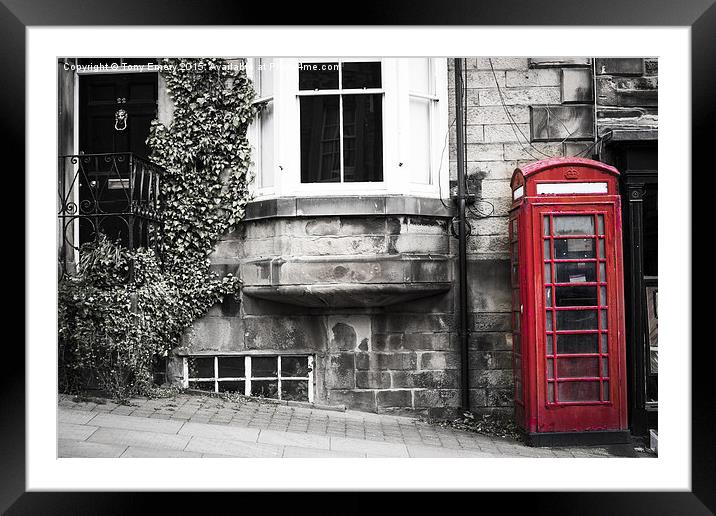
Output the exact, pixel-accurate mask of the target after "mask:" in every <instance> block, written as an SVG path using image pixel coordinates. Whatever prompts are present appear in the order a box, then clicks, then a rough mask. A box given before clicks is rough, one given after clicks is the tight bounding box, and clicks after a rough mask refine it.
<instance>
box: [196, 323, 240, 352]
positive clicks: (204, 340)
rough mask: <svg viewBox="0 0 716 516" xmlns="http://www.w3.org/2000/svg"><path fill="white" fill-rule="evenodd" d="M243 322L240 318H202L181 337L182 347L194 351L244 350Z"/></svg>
mask: <svg viewBox="0 0 716 516" xmlns="http://www.w3.org/2000/svg"><path fill="white" fill-rule="evenodd" d="M244 337H245V335H244V321H243V319H241V318H240V317H209V316H206V317H203V318H201V319H199V320H198V321H195V322H194V323H193V324H192V326H191V327H190V328H189V329H188V330H187V331H186V333H185V334H184V337H183V345H184V346H186V347H188V348H190V349H191V350H192V351H193V352H196V351H207V350H213V351H241V350H243V349H245V341H244Z"/></svg>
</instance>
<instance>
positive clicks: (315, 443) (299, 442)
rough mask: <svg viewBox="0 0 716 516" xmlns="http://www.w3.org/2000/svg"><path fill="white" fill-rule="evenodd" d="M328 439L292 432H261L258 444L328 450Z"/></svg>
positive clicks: (321, 436) (322, 436)
mask: <svg viewBox="0 0 716 516" xmlns="http://www.w3.org/2000/svg"><path fill="white" fill-rule="evenodd" d="M330 439H331V438H330V437H327V436H324V435H314V434H299V433H293V432H278V431H276V430H261V433H259V438H258V442H260V443H265V444H276V445H280V446H300V447H301V448H318V449H322V450H329V449H330V444H331V441H330Z"/></svg>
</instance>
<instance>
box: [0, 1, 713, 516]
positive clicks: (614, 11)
mask: <svg viewBox="0 0 716 516" xmlns="http://www.w3.org/2000/svg"><path fill="white" fill-rule="evenodd" d="M714 1H715V0H688V1H684V0H682V1H679V2H670V1H668V0H656V1H648V0H604V1H602V2H592V3H582V2H577V1H574V0H553V1H551V2H541V3H538V2H534V1H533V2H529V1H521V0H489V1H483V2H469V1H467V0H465V1H452V2H426V1H420V0H411V1H407V0H401V1H398V2H392V3H391V4H389V5H388V4H385V3H380V2H373V3H369V4H361V6H360V9H356V10H355V13H354V14H352V15H351V17H350V18H344V19H343V21H342V22H336V21H334V20H327V19H325V20H320V18H317V15H316V13H328V12H336V13H337V12H339V11H338V10H336V9H335V8H329V7H327V8H326V9H322V8H321V6H320V4H321V3H322V2H318V3H315V2H314V3H312V4H311V8H310V9H305V6H304V5H303V4H300V3H294V4H282V7H281V9H267V8H266V6H265V5H264V4H262V3H259V2H254V3H248V2H234V1H231V0H216V1H210V0H204V1H192V0H182V1H172V0H154V1H151V2H149V1H146V0H145V1H142V0H121V1H116V0H114V1H108V0H107V1H101V2H100V1H97V2H92V3H90V2H86V1H81V0H72V1H70V0H65V1H57V0H54V1H53V0H32V1H30V0H0V71H1V72H2V73H0V92H2V95H0V105H1V106H2V107H1V108H0V113H1V114H2V116H0V127H2V132H3V136H4V138H3V140H2V141H3V143H4V146H5V148H6V152H5V153H3V154H4V155H5V156H6V157H13V158H16V159H18V163H17V164H16V165H15V166H14V168H13V170H15V171H19V170H24V165H25V163H24V156H25V154H24V152H25V105H26V102H27V100H28V99H26V96H25V73H24V70H25V28H26V27H27V26H35V25H84V26H93V25H234V24H235V25H245V24H258V25H264V24H265V25H282V24H295V23H296V22H302V23H305V24H310V25H316V24H320V23H326V24H330V25H340V24H350V25H369V24H373V25H376V24H378V25H553V26H559V25H561V26H567V25H595V26H631V25H633V26H642V25H646V26H650V25H653V26H688V27H691V45H692V46H691V49H692V53H691V70H692V91H691V101H692V169H693V170H699V171H700V172H702V173H703V174H704V177H705V179H704V180H700V181H698V182H697V181H693V182H692V185H694V186H697V187H698V186H699V185H701V186H702V187H703V186H704V185H705V186H707V187H708V186H711V184H712V183H713V181H709V180H708V179H707V178H708V175H707V174H709V173H710V172H711V169H713V165H712V164H710V163H711V160H710V158H711V156H710V149H711V148H712V147H713V145H714V141H716V95H715V94H714V92H716V36H714V35H716V4H715V3H714ZM326 5H327V6H335V4H328V3H327V4H326ZM665 144H666V145H668V142H665ZM702 169H703V170H702ZM6 170H7V169H6ZM664 173H665V174H666V173H668V171H665V172H664ZM699 175H700V174H699ZM694 176H696V177H698V175H694ZM694 176H692V179H696V177H694ZM7 179H14V180H15V181H17V182H18V183H19V184H18V185H17V186H16V190H15V191H16V192H17V191H18V188H19V190H20V191H23V192H25V195H31V192H26V191H25V187H24V176H23V174H20V173H18V172H15V173H14V175H13V176H12V177H9V178H6V180H7ZM702 189H703V188H702ZM707 189H708V188H706V190H707ZM692 206H693V208H694V209H693V210H692V220H693V222H694V224H695V223H696V222H699V223H700V220H701V217H700V215H698V214H699V213H701V210H699V209H698V208H699V207H700V205H699V204H698V203H696V202H693V201H692ZM673 209H684V208H683V207H680V206H675V207H674V208H673ZM667 215H668V213H667ZM703 215H705V216H707V215H706V214H703ZM6 224H8V222H6ZM9 225H10V226H12V227H10V228H8V229H9V230H12V229H15V230H16V231H19V228H20V225H19V224H17V221H16V220H15V222H14V223H13V222H12V221H10V223H9ZM6 227H7V226H6ZM23 233H24V231H23ZM693 234H703V233H701V232H699V233H696V232H694V233H693ZM26 237H27V235H26V234H23V235H21V236H20V238H14V239H13V241H14V242H23V241H24V239H25V238H26ZM6 238H12V237H10V236H9V234H8V236H7V237H6ZM15 247H16V248H15V249H14V251H13V253H18V252H19V253H22V254H23V258H22V259H21V260H20V262H21V263H24V262H25V260H24V246H23V247H21V246H20V245H17V246H15ZM693 257H694V259H693V262H692V264H691V267H692V270H693V269H694V268H695V266H696V265H697V263H699V261H703V259H704V258H703V257H700V256H699V255H697V254H693ZM14 261H15V262H16V263H17V256H16V254H15V255H14ZM686 265H688V264H685V266H686ZM702 270H708V269H702ZM24 272H25V275H26V276H27V275H28V274H31V273H32V271H29V270H27V269H26V268H25V271H24ZM703 288H706V289H707V288H708V287H703ZM53 289H54V285H53V286H50V285H48V288H47V292H48V295H53ZM6 299H9V300H11V301H12V304H14V305H15V306H18V305H20V304H21V302H20V300H18V299H16V298H15V297H10V296H8V297H7V298H6ZM693 301H695V298H694V299H693V300H684V302H689V303H692V306H693V307H694V308H696V307H697V305H696V303H695V302H693ZM708 304H709V303H706V305H708ZM22 305H23V306H24V303H22ZM700 306H703V305H700ZM27 309H28V310H31V309H32V307H27ZM697 313H698V312H697ZM692 317H693V316H692ZM711 318H713V316H711ZM694 320H696V321H707V320H709V316H708V315H704V317H698V316H697V317H696V318H694ZM6 332H7V333H6V346H5V352H4V354H3V362H4V363H5V364H6V367H5V368H4V371H3V374H2V386H3V389H2V391H1V395H2V403H1V404H0V407H2V408H1V410H0V429H1V431H2V435H1V436H0V464H1V465H2V466H0V511H3V512H5V511H6V512H7V514H64V513H68V514H129V513H132V512H134V511H136V510H140V509H146V508H147V504H148V503H150V502H152V501H157V499H159V502H160V503H161V504H162V506H163V507H162V510H163V511H166V512H170V511H171V512H174V511H175V510H181V511H182V512H184V511H186V510H188V509H189V508H190V506H191V505H192V504H191V503H190V500H188V499H187V498H188V496H187V495H185V494H179V493H176V494H168V495H167V494H162V495H159V494H150V493H143V494H137V493H126V492H116V493H97V492H93V493H76V492H61V493H38V492H32V493H27V492H25V375H24V371H25V353H24V350H23V348H21V347H20V346H19V345H17V344H16V339H10V337H9V336H10V335H11V334H12V333H14V332H13V331H12V330H11V329H10V323H8V324H6ZM689 334H692V335H694V336H695V335H696V333H693V330H692V328H691V327H689V328H684V335H685V339H687V338H688V335H689ZM693 342H694V346H693V347H692V407H691V409H692V457H691V459H692V489H691V491H690V492H643V493H638V492H621V493H606V492H590V493H575V492H570V493H520V494H517V493H502V494H500V493H493V494H479V495H474V494H470V495H469V497H459V498H466V500H463V502H464V503H467V504H468V507H474V508H475V510H478V509H479V508H480V507H489V506H494V505H493V504H495V503H497V504H498V506H506V505H507V504H508V503H509V505H510V506H514V504H515V502H517V503H518V504H520V505H522V504H526V506H529V507H530V509H529V511H530V513H532V514H547V513H549V514H577V513H579V514H581V515H590V514H595V515H596V514H599V515H603V514H630V515H639V514H712V513H713V512H714V511H716V489H714V485H716V480H715V479H714V471H716V461H715V459H714V445H713V437H712V436H713V434H714V432H713V430H714V428H715V427H716V415H715V414H716V408H715V407H714V388H713V386H712V384H711V383H710V381H709V380H710V378H711V377H712V376H713V365H712V364H713V362H712V360H713V355H714V353H713V345H712V341H711V339H710V338H705V340H701V341H698V340H696V339H693ZM7 364H12V366H8V365H7ZM158 474H160V473H159V472H158ZM214 496H220V498H216V499H214V500H212V502H211V505H215V504H217V505H216V506H217V507H218V506H219V505H218V504H223V503H224V501H225V499H226V498H227V497H228V496H241V497H243V498H244V499H246V498H247V494H246V493H243V494H237V495H228V494H227V495H214ZM260 496H261V495H256V494H253V495H252V496H248V498H249V501H248V502H243V503H253V501H254V500H257V499H258V497H260ZM447 496H450V499H449V500H450V501H449V502H448V501H446V500H448V499H446V498H442V497H447ZM453 496H454V495H449V494H446V493H443V494H442V495H440V496H429V497H428V496H425V495H421V496H417V495H416V496H413V497H411V498H410V500H403V501H402V502H401V506H400V507H401V511H411V510H416V509H421V510H424V509H425V508H427V507H429V506H430V505H432V504H437V505H442V504H446V503H449V504H452V503H455V500H459V498H457V499H454V498H453ZM292 500H293V502H292V506H293V507H294V508H297V509H298V510H300V508H301V507H304V508H307V509H308V510H313V511H315V508H313V503H314V502H313V501H312V499H311V498H310V497H308V496H307V494H306V493H303V494H298V493H294V494H293V495H292ZM313 500H315V499H313ZM360 500H361V495H360V494H358V493H353V494H346V495H345V497H344V498H342V499H341V502H340V503H341V506H342V507H344V508H345V509H344V511H342V512H346V513H353V512H358V511H361V512H362V511H363V510H368V509H367V508H366V507H365V505H363V509H361V503H360ZM441 500H442V501H441ZM294 502H295V503H294ZM363 503H365V502H363ZM371 504H372V502H371ZM483 504H484V505H483ZM445 508H447V506H445ZM293 512H295V510H294V511H293Z"/></svg>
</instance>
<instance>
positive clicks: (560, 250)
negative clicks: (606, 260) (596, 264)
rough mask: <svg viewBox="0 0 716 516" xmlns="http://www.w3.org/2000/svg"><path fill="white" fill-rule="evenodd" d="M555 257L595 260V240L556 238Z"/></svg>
mask: <svg viewBox="0 0 716 516" xmlns="http://www.w3.org/2000/svg"><path fill="white" fill-rule="evenodd" d="M554 257H555V258H557V259H563V258H567V259H572V260H575V259H579V258H595V251H594V239H593V238H555V240H554Z"/></svg>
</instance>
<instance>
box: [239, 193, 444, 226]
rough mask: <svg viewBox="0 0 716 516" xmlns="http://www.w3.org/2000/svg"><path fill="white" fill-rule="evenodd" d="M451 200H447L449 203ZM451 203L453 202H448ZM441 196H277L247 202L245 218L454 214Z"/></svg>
mask: <svg viewBox="0 0 716 516" xmlns="http://www.w3.org/2000/svg"><path fill="white" fill-rule="evenodd" d="M447 202H448V201H446V204H447ZM448 206H449V205H448ZM452 212H453V210H452V208H451V207H450V208H447V207H445V206H444V205H443V203H442V202H441V200H440V199H435V198H430V197H412V196H402V195H401V196H396V195H375V196H358V195H354V196H336V197H277V198H274V199H265V200H258V201H252V202H250V203H248V204H247V205H246V215H245V216H244V218H243V220H244V221H250V220H257V219H266V218H278V217H308V216H311V217H315V216H335V215H336V214H340V215H342V216H347V215H423V216H432V217H445V218H448V217H451V216H452Z"/></svg>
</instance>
